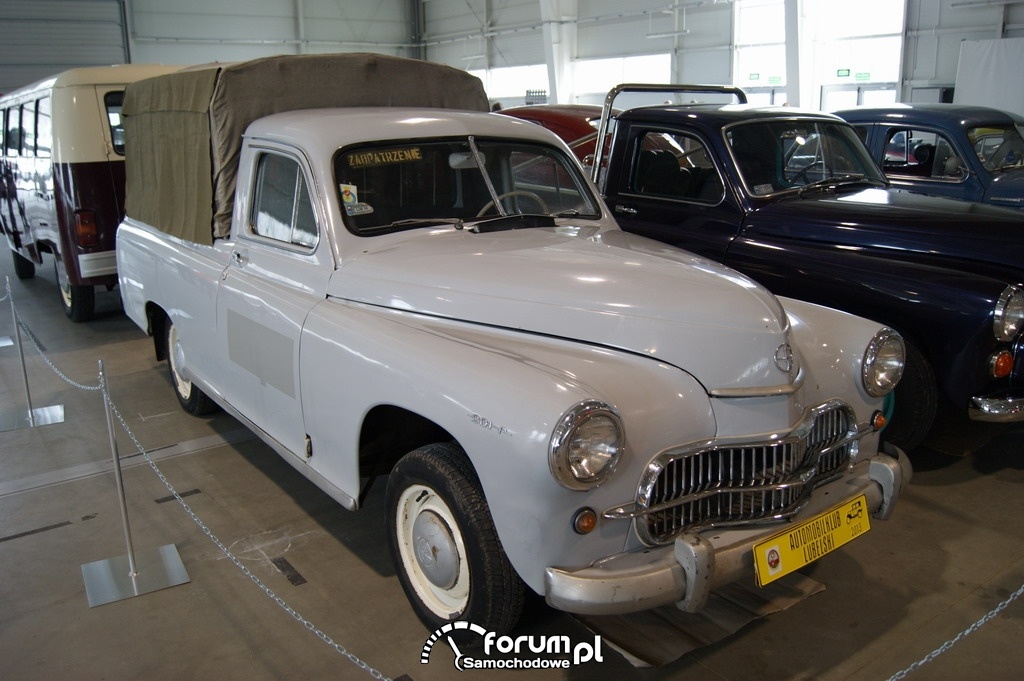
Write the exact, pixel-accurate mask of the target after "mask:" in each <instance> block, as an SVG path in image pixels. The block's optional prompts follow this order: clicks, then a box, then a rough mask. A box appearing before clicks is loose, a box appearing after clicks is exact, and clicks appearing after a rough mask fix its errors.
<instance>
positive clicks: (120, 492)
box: [99, 359, 139, 577]
mask: <svg viewBox="0 0 1024 681" xmlns="http://www.w3.org/2000/svg"><path fill="white" fill-rule="evenodd" d="M99 364H100V391H101V392H102V393H103V413H104V414H106V415H107V434H108V435H109V437H110V453H111V456H113V457H114V481H115V483H116V484H117V500H118V502H119V503H120V505H121V523H122V524H123V525H124V543H125V546H126V547H127V548H128V574H129V576H131V577H135V576H136V575H137V574H139V571H138V569H137V568H136V567H135V548H134V547H133V546H132V531H131V526H130V525H129V523H128V504H127V502H126V501H125V498H124V480H123V479H122V478H121V456H120V454H118V451H117V432H116V431H115V430H114V415H113V414H112V413H111V411H110V391H109V390H108V389H107V375H106V372H105V371H104V368H103V360H102V359H101V360H100V361H99Z"/></svg>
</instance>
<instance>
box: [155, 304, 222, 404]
mask: <svg viewBox="0 0 1024 681" xmlns="http://www.w3.org/2000/svg"><path fill="white" fill-rule="evenodd" d="M184 359H185V351H184V348H182V347H181V341H180V339H179V338H178V329H177V328H176V327H175V326H174V324H173V323H171V321H170V320H167V367H168V369H169V371H170V374H171V383H172V384H173V385H174V394H175V395H177V396H178V404H180V405H181V408H182V409H184V410H185V411H187V412H188V413H189V414H192V415H193V416H204V415H206V414H211V413H213V412H215V411H216V410H217V403H216V402H214V401H213V400H211V399H210V398H209V397H208V396H207V395H206V393H204V392H203V391H202V390H200V389H199V388H197V387H196V386H194V385H193V384H192V381H190V380H188V379H187V378H185V377H184V376H182V374H181V373H180V367H181V366H182V364H183V362H184Z"/></svg>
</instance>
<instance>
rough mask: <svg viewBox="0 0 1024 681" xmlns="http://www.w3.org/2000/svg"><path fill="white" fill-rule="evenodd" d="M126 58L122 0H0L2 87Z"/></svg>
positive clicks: (0, 66) (0, 82) (121, 61)
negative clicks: (77, 67)
mask: <svg viewBox="0 0 1024 681" xmlns="http://www.w3.org/2000/svg"><path fill="white" fill-rule="evenodd" d="M126 61H128V54H127V52H126V50H125V32H124V26H123V22H122V13H121V3H120V2H119V1H118V0H0V92H10V91H11V90H14V89H16V88H18V87H21V86H22V85H28V84H29V83H33V82H35V81H37V80H42V79H43V78H46V77H48V76H51V75H53V74H55V73H60V72H61V71H64V70H66V69H69V68H73V67H75V66H100V65H107V64H123V63H125V62H126Z"/></svg>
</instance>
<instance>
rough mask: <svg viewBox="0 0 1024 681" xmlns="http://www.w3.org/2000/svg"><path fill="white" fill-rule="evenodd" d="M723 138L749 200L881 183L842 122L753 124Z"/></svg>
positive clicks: (863, 150) (730, 130)
mask: <svg viewBox="0 0 1024 681" xmlns="http://www.w3.org/2000/svg"><path fill="white" fill-rule="evenodd" d="M725 137H726V141H727V142H728V144H729V149H730V152H731V153H732V156H733V160H734V162H735V164H736V167H737V169H738V170H739V173H740V176H741V177H742V178H743V184H744V187H745V189H746V191H747V193H748V194H750V195H751V196H757V197H760V196H768V195H771V194H776V193H779V192H786V191H791V190H797V191H799V190H800V189H802V188H804V187H808V186H811V185H820V184H830V183H832V182H837V183H846V182H849V183H870V184H878V185H884V184H885V178H884V177H883V175H882V172H881V170H879V169H878V167H877V166H876V165H875V163H874V161H872V160H871V157H870V155H869V154H868V151H867V149H866V148H865V147H864V144H863V143H862V142H861V141H860V138H859V137H857V134H856V133H855V132H854V131H853V129H852V128H850V127H849V126H847V125H844V124H841V123H832V122H830V121H816V120H808V121H800V120H773V121H755V122H749V123H740V124H737V125H733V126H731V127H730V128H728V130H727V131H726V133H725Z"/></svg>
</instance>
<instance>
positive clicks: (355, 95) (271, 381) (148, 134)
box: [117, 55, 911, 632]
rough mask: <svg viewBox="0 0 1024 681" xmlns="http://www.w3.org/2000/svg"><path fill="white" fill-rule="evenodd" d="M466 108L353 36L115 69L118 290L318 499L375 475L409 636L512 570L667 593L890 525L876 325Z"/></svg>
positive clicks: (202, 402)
mask: <svg viewBox="0 0 1024 681" xmlns="http://www.w3.org/2000/svg"><path fill="white" fill-rule="evenodd" d="M304 97H305V99H304ZM327 100H330V101H327ZM486 108H487V100H486V97H485V96H484V94H483V90H482V87H481V86H480V85H479V81H478V80H476V79H475V78H471V77H470V76H468V75H467V74H464V73H462V72H458V71H455V70H452V69H447V68H446V67H439V66H437V65H431V64H425V63H422V62H412V61H408V60H401V59H392V58H387V57H381V56H378V55H343V56H332V57H324V56H316V57H291V58H289V57H281V58H272V59H267V60H258V61H256V62H247V63H243V64H238V65H231V66H224V65H221V66H217V67H213V68H209V69H194V70H192V71H186V72H182V73H177V74H172V75H169V76H165V77H160V78H156V79H152V80H150V81H143V82H141V83H139V84H136V85H133V86H129V88H128V92H127V97H126V101H125V106H124V113H125V117H126V130H127V135H128V137H127V139H128V193H129V196H128V204H127V214H128V217H127V218H126V219H125V220H124V222H123V224H122V225H121V227H120V231H119V234H118V239H117V264H118V272H119V276H120V286H121V293H122V297H123V300H124V305H125V310H126V312H127V314H128V315H129V316H130V317H131V319H133V320H134V321H135V323H137V324H138V325H139V326H140V327H141V328H142V329H144V330H145V331H146V332H147V333H149V334H151V335H152V336H153V337H154V340H155V346H156V353H157V356H158V357H159V358H166V359H167V360H168V364H169V367H170V373H171V376H172V378H173V383H174V386H175V388H176V390H177V394H178V398H179V400H180V402H181V404H182V406H183V407H184V408H185V409H186V410H187V411H189V412H192V413H196V414H199V413H203V412H207V411H209V410H211V409H213V408H215V407H218V406H219V407H221V408H223V409H225V410H227V411H228V412H229V413H231V414H232V415H234V416H235V417H237V418H238V419H239V420H240V421H242V422H243V423H244V424H246V425H247V426H248V427H249V428H251V429H252V430H253V431H254V432H255V433H257V434H258V435H259V436H260V437H261V438H262V439H263V440H264V441H266V442H267V444H269V445H270V446H271V447H273V448H274V449H275V450H276V451H277V452H279V453H280V455H281V456H282V457H284V458H285V459H286V460H288V461H289V462H290V463H291V464H292V465H293V466H294V467H295V468H297V469H298V470H299V471H301V472H302V473H303V474H304V475H305V476H307V477H308V478H309V479H310V480H312V481H313V482H314V483H315V484H316V485H317V486H318V487H320V488H321V489H323V490H324V491H326V492H327V493H328V494H330V495H331V496H332V497H333V498H334V499H336V500H337V501H338V502H339V503H341V504H342V505H343V506H344V507H345V508H348V509H352V510H355V509H357V508H358V507H359V506H360V501H361V497H362V494H363V491H364V490H365V489H366V486H367V483H368V481H369V480H372V479H373V478H375V477H378V476H387V513H388V526H387V532H388V541H389V542H390V546H391V550H392V554H393V557H394V561H395V564H396V569H397V573H398V575H399V578H400V580H401V582H402V585H403V587H404V588H405V591H406V593H407V595H408V597H409V600H410V602H411V604H412V607H413V609H414V611H415V612H416V614H417V615H418V616H419V617H420V618H421V620H422V621H423V622H424V624H425V625H426V626H427V627H428V628H430V629H432V630H433V629H437V628H438V627H440V626H442V625H444V624H446V623H449V622H452V621H455V620H462V621H469V622H472V623H475V624H477V625H479V626H482V627H484V628H486V629H488V630H490V631H496V632H507V631H509V630H510V629H511V628H512V627H513V626H514V625H515V623H516V622H517V620H518V619H519V617H520V614H521V610H522V604H523V599H524V595H525V590H526V589H532V590H533V591H536V592H538V593H540V594H542V595H543V596H544V597H545V598H546V599H547V602H548V603H550V604H551V605H552V606H553V607H555V608H560V609H563V610H566V611H570V612H575V613H620V612H630V611H638V610H643V609H648V608H652V607H655V606H660V605H666V604H672V603H675V604H677V605H678V607H680V608H682V609H684V610H686V611H696V610H699V609H701V608H702V607H703V605H704V604H705V602H706V600H707V598H708V595H709V593H711V592H712V591H713V590H714V589H716V588H717V587H719V586H721V585H724V584H727V583H729V582H732V581H734V580H737V579H744V580H757V582H758V583H760V584H767V583H768V582H770V581H772V580H773V579H775V578H777V577H779V576H782V575H784V574H787V573H789V572H792V571H794V570H796V569H799V568H800V567H802V566H804V565H805V564H807V563H808V562H810V561H812V560H815V559H817V558H819V557H820V556H822V555H824V554H826V553H828V552H829V551H831V550H833V549H835V548H838V547H840V546H842V545H843V544H844V543H845V542H847V541H850V540H852V539H854V538H857V537H859V536H860V535H862V534H863V533H864V532H865V531H867V530H868V529H869V528H870V519H871V518H875V519H886V518H888V517H889V515H890V513H891V512H892V509H893V505H894V504H895V502H896V500H897V499H898V497H899V496H900V493H901V490H902V489H903V488H904V486H905V485H906V484H907V482H908V480H909V478H910V475H911V469H910V466H909V464H908V462H907V459H906V456H905V455H904V454H903V453H902V452H900V451H899V450H898V449H895V448H890V449H888V450H887V451H880V449H879V432H878V431H879V429H880V428H881V427H882V426H883V425H884V422H885V416H884V411H885V408H886V396H887V395H888V394H889V393H890V391H891V390H892V388H893V386H894V384H895V383H896V381H898V380H899V377H900V374H901V371H902V366H903V344H902V340H901V339H900V337H899V336H898V335H897V334H895V333H893V332H892V331H891V330H889V329H887V328H884V327H881V326H879V325H878V324H875V323H872V322H869V321H866V320H864V319H861V318H858V317H854V316H851V315H848V314H844V313H840V312H836V311H833V310H830V309H826V308H822V307H817V306H814V305H810V304H807V303H802V302H799V301H796V300H788V299H787V300H780V299H777V298H775V297H773V296H772V295H771V294H770V293H768V292H767V291H765V290H764V289H763V288H761V287H760V286H758V285H757V284H755V283H753V282H752V281H751V280H750V279H748V278H746V277H744V276H743V275H740V274H738V273H736V272H734V271H732V270H729V269H727V268H725V267H722V266H720V265H718V264H716V263H713V262H710V261H708V260H704V259H701V258H698V257H696V256H693V255H692V254H689V253H687V252H685V251H680V250H676V249H673V248H670V247H667V246H664V245H662V244H659V243H656V242H653V241H648V240H645V239H643V238H639V237H636V236H634V235H631V234H627V233H624V232H622V231H620V230H619V228H618V227H617V225H616V224H615V222H614V221H613V219H612V218H611V217H610V216H609V214H608V212H607V209H606V208H605V207H604V206H603V204H602V202H601V201H600V200H599V198H598V196H597V195H596V194H595V191H594V188H593V186H592V184H591V183H590V182H589V180H588V179H587V178H586V177H585V176H584V174H583V173H582V172H581V170H580V168H579V167H578V166H577V164H576V162H575V161H574V160H573V157H572V155H571V154H570V153H569V151H568V149H567V148H566V147H565V146H564V144H563V143H561V142H560V141H558V140H557V139H556V138H555V137H554V136H553V135H552V134H550V133H549V132H548V131H546V130H543V129H541V128H540V127H538V126H535V125H531V124H529V123H525V122H521V121H516V120H513V119H510V118H507V117H503V116H499V115H495V114H489V113H485V110H486ZM288 109H292V110H290V111H289V110H288ZM207 150H209V153H207Z"/></svg>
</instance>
